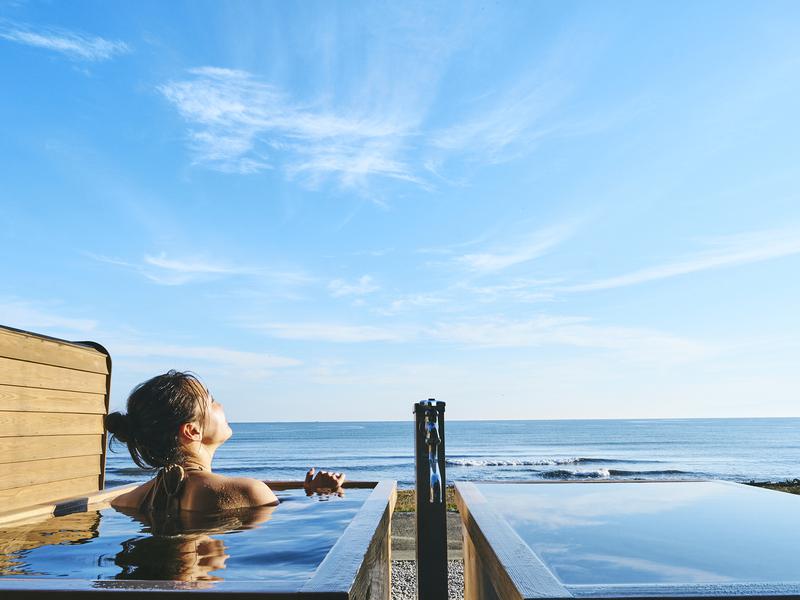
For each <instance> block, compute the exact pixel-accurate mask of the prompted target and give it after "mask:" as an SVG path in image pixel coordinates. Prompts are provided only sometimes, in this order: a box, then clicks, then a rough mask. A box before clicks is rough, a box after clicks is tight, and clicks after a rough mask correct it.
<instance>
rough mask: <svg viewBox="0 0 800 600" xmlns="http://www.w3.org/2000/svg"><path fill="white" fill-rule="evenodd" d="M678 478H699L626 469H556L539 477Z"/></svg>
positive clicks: (671, 471)
mask: <svg viewBox="0 0 800 600" xmlns="http://www.w3.org/2000/svg"><path fill="white" fill-rule="evenodd" d="M676 476H684V477H688V476H697V474H696V473H690V472H688V471H680V470H678V469H664V470H661V471H628V470H624V469H593V470H590V471H568V470H566V469H554V470H552V471H542V472H541V473H539V477H541V478H542V479H610V478H612V477H637V478H642V479H659V478H662V477H676Z"/></svg>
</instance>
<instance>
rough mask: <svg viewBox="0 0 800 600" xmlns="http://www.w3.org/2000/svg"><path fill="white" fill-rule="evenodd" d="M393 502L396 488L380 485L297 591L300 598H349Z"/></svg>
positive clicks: (388, 483) (387, 520) (384, 529)
mask: <svg viewBox="0 0 800 600" xmlns="http://www.w3.org/2000/svg"><path fill="white" fill-rule="evenodd" d="M396 501H397V484H396V483H395V482H394V481H381V482H379V483H378V485H377V486H375V489H374V490H373V491H372V493H371V494H370V495H369V497H368V498H367V499H366V501H365V502H364V504H363V505H362V506H361V509H360V510H359V511H358V513H357V514H356V516H355V517H353V520H352V521H350V524H349V525H348V526H347V529H345V530H344V533H342V535H341V537H339V539H338V540H337V541H336V543H335V544H334V545H333V548H331V549H330V551H329V552H328V554H327V555H326V556H325V558H324V559H323V560H322V562H321V563H320V565H319V567H317V570H316V571H314V575H313V576H312V577H311V579H309V580H308V582H306V584H305V585H304V586H303V587H302V588H301V590H300V592H301V594H306V593H318V592H324V591H329V592H345V593H347V594H348V596H347V597H350V594H352V592H353V591H354V590H353V586H354V585H355V584H356V583H357V579H356V578H357V576H358V574H359V573H360V572H361V571H362V568H363V567H364V564H363V563H364V557H365V555H366V554H367V551H368V549H369V548H370V546H371V545H372V543H373V541H375V540H376V537H378V538H379V539H378V540H377V541H380V536H383V535H386V532H387V531H389V527H390V523H391V518H392V512H393V511H394V505H395V502H396Z"/></svg>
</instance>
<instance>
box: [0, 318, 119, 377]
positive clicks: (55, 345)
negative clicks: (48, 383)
mask: <svg viewBox="0 0 800 600" xmlns="http://www.w3.org/2000/svg"><path fill="white" fill-rule="evenodd" d="M0 356H4V357H6V358H15V359H18V360H26V361H29V362H34V363H40V364H44V365H51V366H55V367H67V368H70V369H78V370H81V371H90V372H92V373H101V374H104V375H105V374H107V373H108V365H107V360H106V359H107V357H106V355H105V354H103V353H102V352H99V351H97V350H95V349H94V348H89V347H83V346H78V345H75V344H71V343H69V342H59V341H58V340H54V339H49V338H43V337H39V336H37V335H35V334H27V333H24V332H20V331H11V330H9V329H5V328H3V327H0Z"/></svg>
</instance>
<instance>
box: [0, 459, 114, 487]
mask: <svg viewBox="0 0 800 600" xmlns="http://www.w3.org/2000/svg"><path fill="white" fill-rule="evenodd" d="M100 458H101V455H100V454H96V455H94V456H71V457H69V458H51V459H48V460H29V461H26V462H19V463H13V464H7V465H5V466H4V467H3V469H2V470H1V471H0V490H8V489H11V488H18V487H23V486H26V485H38V484H40V483H49V482H51V481H64V480H65V479H77V478H78V477H84V476H86V475H99V474H100Z"/></svg>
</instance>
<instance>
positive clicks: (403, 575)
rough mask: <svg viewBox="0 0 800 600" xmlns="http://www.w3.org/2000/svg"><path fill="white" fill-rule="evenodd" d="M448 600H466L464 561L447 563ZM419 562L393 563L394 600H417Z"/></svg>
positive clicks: (449, 561) (399, 561)
mask: <svg viewBox="0 0 800 600" xmlns="http://www.w3.org/2000/svg"><path fill="white" fill-rule="evenodd" d="M447 596H448V600H464V561H461V560H448V561H447ZM416 598H417V561H415V560H393V561H392V600H416Z"/></svg>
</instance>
